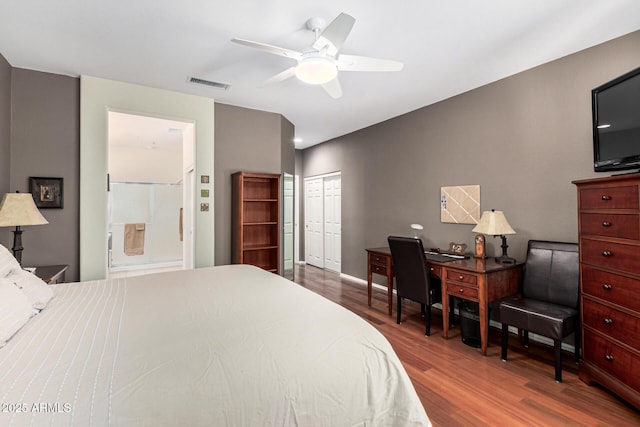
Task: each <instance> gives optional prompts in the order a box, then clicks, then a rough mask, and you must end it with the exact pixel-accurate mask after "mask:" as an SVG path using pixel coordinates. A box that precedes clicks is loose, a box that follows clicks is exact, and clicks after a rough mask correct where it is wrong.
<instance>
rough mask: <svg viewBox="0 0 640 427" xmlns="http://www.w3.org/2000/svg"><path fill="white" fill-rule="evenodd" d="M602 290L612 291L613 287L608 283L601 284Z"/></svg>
mask: <svg viewBox="0 0 640 427" xmlns="http://www.w3.org/2000/svg"><path fill="white" fill-rule="evenodd" d="M602 289H604V290H605V291H610V290H611V289H613V286H611V285H609V284H608V283H603V284H602Z"/></svg>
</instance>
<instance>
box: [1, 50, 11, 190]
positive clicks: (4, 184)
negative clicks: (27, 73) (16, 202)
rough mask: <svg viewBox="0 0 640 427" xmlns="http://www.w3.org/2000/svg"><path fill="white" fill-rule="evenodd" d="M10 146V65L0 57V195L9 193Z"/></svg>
mask: <svg viewBox="0 0 640 427" xmlns="http://www.w3.org/2000/svg"><path fill="white" fill-rule="evenodd" d="M10 146H11V65H9V63H8V62H7V60H6V59H4V56H2V55H0V195H1V194H4V193H6V192H8V191H9V180H10V174H9V166H10V161H9V160H10V159H9V156H10V150H9V148H10Z"/></svg>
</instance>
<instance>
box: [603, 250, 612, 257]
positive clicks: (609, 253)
mask: <svg viewBox="0 0 640 427" xmlns="http://www.w3.org/2000/svg"><path fill="white" fill-rule="evenodd" d="M602 256H606V257H609V256H611V251H602Z"/></svg>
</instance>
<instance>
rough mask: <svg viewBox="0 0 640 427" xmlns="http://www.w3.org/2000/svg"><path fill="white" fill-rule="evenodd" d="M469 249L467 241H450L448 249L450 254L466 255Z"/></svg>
mask: <svg viewBox="0 0 640 427" xmlns="http://www.w3.org/2000/svg"><path fill="white" fill-rule="evenodd" d="M466 250H467V244H466V243H454V242H451V243H449V250H448V251H447V252H448V253H450V254H454V255H464V252H465V251H466Z"/></svg>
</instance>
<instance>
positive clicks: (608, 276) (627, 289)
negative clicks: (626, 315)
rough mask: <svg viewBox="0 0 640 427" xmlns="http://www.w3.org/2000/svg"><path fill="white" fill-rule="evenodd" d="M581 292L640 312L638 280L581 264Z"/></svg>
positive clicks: (639, 283) (639, 281) (639, 285)
mask: <svg viewBox="0 0 640 427" xmlns="http://www.w3.org/2000/svg"><path fill="white" fill-rule="evenodd" d="M582 292H583V294H586V295H593V296H594V297H597V298H600V299H603V300H606V301H610V302H612V303H614V304H618V305H620V306H623V307H626V308H629V309H631V310H636V311H638V312H640V280H636V279H632V278H630V277H625V276H620V275H617V274H613V273H608V272H606V271H602V270H598V269H597V268H593V267H589V266H586V265H585V266H582Z"/></svg>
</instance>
